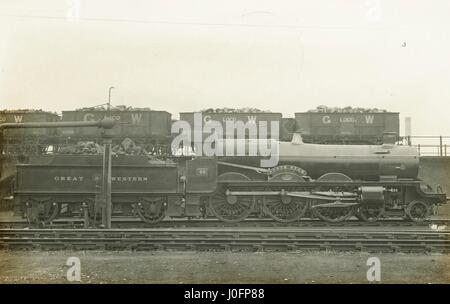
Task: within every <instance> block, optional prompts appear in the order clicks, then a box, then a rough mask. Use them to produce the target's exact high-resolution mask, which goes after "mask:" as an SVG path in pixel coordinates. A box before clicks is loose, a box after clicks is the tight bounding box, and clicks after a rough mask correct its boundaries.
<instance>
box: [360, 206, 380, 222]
mask: <svg viewBox="0 0 450 304" xmlns="http://www.w3.org/2000/svg"><path fill="white" fill-rule="evenodd" d="M383 215H384V208H383V206H379V205H364V206H361V207H359V208H358V211H357V212H356V217H357V218H358V219H360V220H362V221H364V222H376V221H378V220H379V219H380V218H381V217H382V216H383Z"/></svg>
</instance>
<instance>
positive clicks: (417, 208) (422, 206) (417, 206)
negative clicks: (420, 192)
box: [405, 201, 430, 223]
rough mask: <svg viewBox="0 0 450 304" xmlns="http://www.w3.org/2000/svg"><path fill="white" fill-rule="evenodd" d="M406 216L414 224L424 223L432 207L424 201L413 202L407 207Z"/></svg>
mask: <svg viewBox="0 0 450 304" xmlns="http://www.w3.org/2000/svg"><path fill="white" fill-rule="evenodd" d="M405 214H406V217H407V218H408V219H409V220H411V221H413V222H416V223H419V222H423V221H425V220H426V219H427V218H428V216H429V215H430V206H429V205H428V204H426V203H424V202H422V201H412V202H411V203H409V204H408V206H406V209H405Z"/></svg>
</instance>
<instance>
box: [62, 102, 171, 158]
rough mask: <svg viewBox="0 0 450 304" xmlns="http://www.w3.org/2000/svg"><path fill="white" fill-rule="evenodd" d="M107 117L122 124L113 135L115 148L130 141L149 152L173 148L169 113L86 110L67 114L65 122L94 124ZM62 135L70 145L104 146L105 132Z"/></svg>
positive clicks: (80, 131) (68, 130)
mask: <svg viewBox="0 0 450 304" xmlns="http://www.w3.org/2000/svg"><path fill="white" fill-rule="evenodd" d="M106 116H111V117H112V118H113V119H114V120H116V121H117V122H118V123H117V124H116V125H115V126H114V127H113V128H112V130H110V131H109V134H110V135H111V136H112V138H113V143H114V144H120V142H121V141H122V140H123V139H125V138H130V139H132V140H133V141H134V142H135V143H136V144H138V145H140V146H143V147H145V148H146V149H147V151H152V150H154V149H156V148H159V147H167V146H169V145H170V127H171V122H172V120H171V116H172V115H171V114H170V113H169V112H166V111H153V110H135V109H131V110H128V109H127V110H117V109H112V110H111V111H106V110H104V109H95V108H93V109H87V110H86V109H82V110H76V111H63V112H62V121H93V120H101V119H103V118H104V117H106ZM58 132H59V133H60V134H61V135H62V137H63V138H65V139H66V141H69V142H77V141H96V142H100V140H101V137H102V134H101V132H102V131H101V130H100V129H95V128H64V129H60V130H59V131H58Z"/></svg>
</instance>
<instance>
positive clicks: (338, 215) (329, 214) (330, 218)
mask: <svg viewBox="0 0 450 304" xmlns="http://www.w3.org/2000/svg"><path fill="white" fill-rule="evenodd" d="M312 210H313V214H314V215H315V216H316V217H318V218H320V219H321V220H323V221H326V222H330V223H338V222H342V221H345V220H346V219H348V218H349V217H350V216H352V215H353V213H354V211H355V208H354V207H353V206H349V207H319V206H317V207H314V203H313V207H312Z"/></svg>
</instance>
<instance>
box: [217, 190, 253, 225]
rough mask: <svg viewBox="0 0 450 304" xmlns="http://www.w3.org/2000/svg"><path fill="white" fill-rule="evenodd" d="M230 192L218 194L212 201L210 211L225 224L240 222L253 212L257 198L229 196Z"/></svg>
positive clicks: (220, 191) (221, 191)
mask: <svg viewBox="0 0 450 304" xmlns="http://www.w3.org/2000/svg"><path fill="white" fill-rule="evenodd" d="M228 192H229V191H224V190H219V191H218V192H216V194H215V195H214V196H213V197H212V199H211V202H210V209H211V211H212V213H213V214H214V215H215V216H216V217H217V218H218V219H220V220H222V221H224V222H228V223H236V222H240V221H242V220H244V219H245V218H247V217H248V215H249V214H250V213H251V212H252V210H253V207H254V205H255V197H254V196H236V195H229V194H228Z"/></svg>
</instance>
